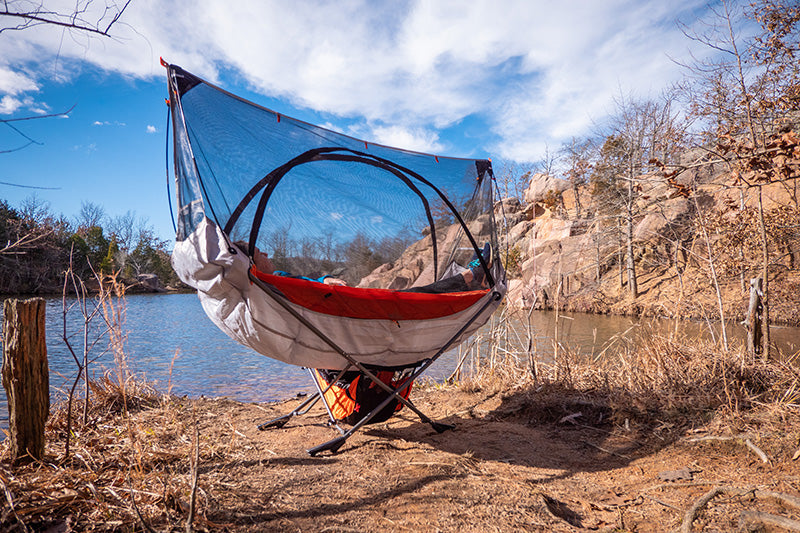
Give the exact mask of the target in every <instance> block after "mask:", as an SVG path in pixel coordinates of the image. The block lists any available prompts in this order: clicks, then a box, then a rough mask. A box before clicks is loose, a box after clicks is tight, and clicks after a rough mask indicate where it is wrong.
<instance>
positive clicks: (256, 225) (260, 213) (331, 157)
mask: <svg viewBox="0 0 800 533" xmlns="http://www.w3.org/2000/svg"><path fill="white" fill-rule="evenodd" d="M314 161H350V162H355V163H364V164H366V165H371V166H374V167H377V168H381V169H383V170H386V171H388V172H391V173H392V174H394V175H395V176H397V178H399V179H400V180H401V181H402V182H403V183H405V184H406V185H408V187H409V188H410V189H411V190H412V191H414V192H415V193H416V194H417V196H419V198H420V200H421V201H422V204H423V205H424V206H425V215H426V217H427V218H428V224H429V225H430V227H431V242H432V244H433V271H434V277H436V275H437V273H438V272H439V267H438V265H439V252H438V246H437V244H436V225H435V224H434V222H433V216H432V215H431V209H430V204H429V203H428V199H427V198H425V195H424V194H422V191H420V190H419V189H418V188H417V186H416V185H414V183H413V182H412V181H411V180H410V179H409V178H408V177H407V176H405V175H403V173H402V172H400V171H399V170H397V169H394V168H392V167H389V166H387V165H383V164H381V163H379V162H376V161H373V160H371V159H366V158H363V157H360V156H347V155H343V154H325V155H320V156H317V157H315V158H313V159H311V160H309V161H306V162H305V163H312V162H314ZM286 172H288V170H286ZM286 172H284V173H281V174H276V175H275V176H273V178H274V179H272V180H270V182H269V185H268V186H267V187H266V188H265V189H264V193H263V195H262V196H261V199H260V200H259V202H258V207H257V208H256V213H255V216H254V217H253V226H252V228H251V230H250V244H249V250H248V252H249V254H250V255H251V256H252V254H253V252H254V251H255V241H256V239H257V238H258V233H259V231H260V229H261V222H262V220H263V217H264V211H265V210H266V207H267V203H268V202H269V199H270V197H271V196H272V192H273V191H274V190H275V187H277V185H278V182H279V181H280V180H281V178H283V177H284V175H285V174H286ZM270 174H272V173H270Z"/></svg>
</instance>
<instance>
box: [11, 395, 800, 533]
mask: <svg viewBox="0 0 800 533" xmlns="http://www.w3.org/2000/svg"><path fill="white" fill-rule="evenodd" d="M537 394H540V393H539V392H537V391H535V390H533V391H532V390H530V389H527V390H520V391H519V392H515V393H490V392H485V391H471V390H468V389H466V388H464V387H457V386H448V387H445V386H441V385H426V386H423V387H419V388H415V389H414V391H413V392H412V395H411V397H412V400H413V401H414V403H415V404H416V405H417V406H418V407H419V408H420V409H421V410H423V411H424V412H426V413H428V414H429V415H430V416H431V417H432V418H434V419H435V420H438V421H441V422H446V423H449V424H454V425H455V426H456V428H455V429H453V430H450V431H446V432H443V433H441V434H440V433H437V432H436V431H434V430H433V429H432V428H431V427H430V426H429V425H428V424H424V423H422V422H420V420H419V418H418V417H417V416H416V415H414V414H413V413H411V412H409V411H408V410H407V409H404V410H403V411H401V412H400V413H398V414H397V415H396V416H395V417H393V418H392V419H390V420H389V421H388V422H385V423H379V424H375V425H371V426H366V429H365V430H362V431H360V432H358V433H356V434H355V435H353V436H352V437H351V438H350V439H349V440H348V441H347V442H346V443H345V445H344V446H343V447H342V448H341V449H340V450H339V451H338V453H336V454H323V455H321V456H317V457H310V456H309V455H308V454H307V453H306V449H307V448H309V447H312V446H315V445H318V444H321V443H323V442H326V441H328V440H330V439H332V438H334V437H336V436H337V435H338V432H337V431H336V430H335V429H334V428H331V427H328V426H327V425H326V419H327V416H326V415H325V414H324V412H323V411H322V409H321V408H318V407H316V408H314V409H313V410H312V411H311V412H310V413H309V414H307V415H305V416H302V417H295V418H294V419H292V420H291V421H290V422H289V423H288V424H287V425H286V426H285V427H283V428H279V429H269V430H265V431H259V430H258V429H257V425H258V424H259V423H262V422H264V421H267V420H270V419H271V418H274V417H276V416H279V415H281V414H284V413H286V412H289V411H291V409H293V408H294V407H295V406H296V405H298V403H299V402H300V399H291V400H287V401H284V402H279V403H274V404H244V403H239V402H235V401H232V400H228V399H224V398H222V399H208V398H201V399H198V400H188V399H176V398H172V399H170V400H169V401H168V402H162V403H160V404H158V405H151V406H149V407H145V408H142V409H139V410H133V411H132V412H131V413H130V414H129V415H128V416H127V417H122V416H120V415H119V414H115V415H112V416H110V417H109V416H105V415H103V416H98V417H96V418H95V419H94V421H93V422H92V424H90V425H89V426H84V427H80V428H75V429H74V434H75V439H74V441H73V444H72V446H73V448H72V452H71V454H72V457H73V458H74V459H73V460H72V462H70V463H69V465H66V466H65V463H64V462H63V461H62V460H60V459H59V455H60V454H61V453H62V451H63V437H64V434H65V433H64V431H63V428H61V427H60V426H59V425H58V423H55V424H52V425H51V428H50V429H49V436H50V439H49V442H48V448H47V455H48V457H47V458H46V460H45V461H43V462H41V463H36V464H32V465H26V466H18V467H12V466H10V464H9V462H8V456H7V454H6V453H5V452H4V453H3V454H2V455H0V481H2V487H0V488H2V489H3V491H4V492H5V499H4V498H3V497H2V496H3V495H2V493H0V530H2V531H48V532H51V533H56V532H62V533H63V532H68V531H89V530H92V531H185V522H186V517H187V516H188V515H189V512H188V511H187V509H188V501H189V499H190V487H191V486H192V479H193V472H192V468H191V459H190V457H191V456H192V455H193V450H195V449H197V448H195V444H194V443H195V442H198V441H197V440H196V435H199V462H198V464H199V467H198V468H197V482H196V487H197V491H196V494H197V503H196V512H195V514H194V516H195V519H194V527H195V530H196V531H231V532H250V531H253V532H255V531H281V532H283V531H342V532H345V531H358V532H371V531H459V532H460V531H476V532H478V531H480V532H486V531H503V532H505V531H557V532H561V531H570V532H572V531H615V532H623V531H636V532H648V531H658V532H661V531H677V530H680V527H681V524H682V522H683V521H684V519H685V518H684V517H685V516H686V514H687V512H688V511H690V509H692V507H693V506H695V505H696V504H697V503H698V501H699V500H700V499H701V497H703V495H704V494H707V493H709V491H711V490H713V489H718V492H719V494H717V495H716V497H714V498H713V499H711V500H710V501H709V502H708V504H707V505H703V506H701V507H700V508H699V511H698V512H697V513H696V515H695V516H694V520H693V524H692V529H684V531H690V530H691V531H785V529H781V528H779V527H777V526H770V525H767V526H766V527H762V528H761V529H759V526H758V523H760V524H764V523H767V524H769V523H775V521H776V520H784V521H785V520H793V521H795V522H794V523H795V524H797V523H800V522H797V521H800V459H798V457H800V449H798V448H800V427H797V423H796V422H791V423H787V425H786V426H785V427H781V428H779V429H777V430H771V431H770V432H769V434H767V433H764V432H763V430H762V433H761V434H758V433H756V432H755V431H754V430H752V429H751V430H749V431H748V430H747V429H746V427H742V431H739V432H738V433H737V435H735V436H732V435H730V433H729V432H727V431H726V430H723V429H721V428H722V427H727V426H725V425H724V424H723V425H720V424H717V423H715V422H714V419H713V417H710V419H709V421H707V422H706V423H705V426H703V425H701V424H699V423H698V424H692V423H691V422H688V421H687V423H686V424H682V425H681V427H680V428H678V427H676V424H675V423H655V424H648V426H647V427H640V426H638V425H637V423H636V422H632V421H628V423H627V427H626V421H625V419H624V418H615V419H614V421H612V419H611V418H612V417H611V416H609V412H608V411H607V410H606V409H604V408H603V407H602V406H597V405H596V404H591V402H589V403H586V404H581V403H580V402H579V401H574V399H573V400H567V399H566V398H564V397H561V398H564V400H563V401H560V400H559V399H558V398H559V396H558V395H550V396H549V397H550V398H551V400H548V401H545V402H539V403H532V402H531V398H532V395H534V396H535V395H537ZM612 416H615V415H612ZM623 416H624V415H623ZM53 418H55V419H58V416H55V417H53ZM673 420H675V418H673ZM195 421H197V424H195ZM772 427H774V426H772ZM195 428H196V429H195ZM737 431H738V430H737ZM747 442H750V445H748V444H747ZM759 452H760V453H761V454H763V455H764V458H763V459H762V458H761V457H760V456H759ZM765 460H766V462H765ZM748 513H749V514H748ZM755 513H769V516H766V515H763V514H761V515H758V514H755ZM770 517H771V518H770ZM765 520H766V522H765ZM22 524H25V525H24V526H23V525H22Z"/></svg>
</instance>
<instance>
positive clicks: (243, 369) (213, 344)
mask: <svg viewBox="0 0 800 533" xmlns="http://www.w3.org/2000/svg"><path fill="white" fill-rule="evenodd" d="M73 303H75V301H74V300H69V301H68V305H69V304H73ZM126 303H127V306H126V320H125V324H124V328H123V329H124V330H125V331H126V332H127V339H126V353H127V365H128V368H129V369H130V370H131V371H132V372H134V373H135V374H138V375H141V376H146V378H147V380H148V381H149V382H151V383H153V384H154V385H155V386H156V387H157V389H158V390H159V391H161V392H168V391H169V392H171V393H172V394H174V395H179V396H181V395H187V396H189V397H198V396H200V395H205V396H227V397H230V398H233V399H235V400H239V401H244V402H264V401H272V400H280V399H285V398H288V397H290V396H293V395H295V394H296V393H298V392H309V391H311V390H313V385H312V383H311V381H310V379H309V376H308V373H307V372H306V371H305V370H303V369H301V368H299V367H295V366H291V365H288V364H285V363H282V362H278V361H275V360H273V359H270V358H268V357H264V356H262V355H259V354H257V353H255V352H253V351H252V350H250V349H248V348H245V347H243V346H240V345H239V344H237V343H235V342H234V341H232V340H231V339H230V338H228V337H227V336H226V335H225V334H223V333H222V332H221V331H219V329H217V327H216V326H214V325H213V324H212V322H211V321H210V320H209V319H208V318H207V317H206V315H205V313H204V312H203V310H202V308H201V306H200V302H199V300H198V298H197V296H196V295H194V294H153V295H130V296H127V297H126ZM0 310H1V306H0ZM496 316H497V315H496ZM530 319H531V331H532V332H534V339H533V340H534V348H533V349H534V351H535V353H536V354H537V355H538V357H539V358H540V359H543V360H546V359H547V358H548V357H549V355H550V354H552V349H553V337H554V335H555V332H556V320H555V314H554V313H553V312H545V311H536V312H533V313H532V314H531V316H530ZM46 322H47V350H48V359H49V363H50V384H51V397H53V398H54V399H57V398H59V397H63V394H64V391H67V390H69V388H70V386H71V385H72V382H73V381H74V379H75V376H76V372H77V367H76V365H75V362H74V360H73V358H72V356H71V355H70V352H69V351H68V350H67V348H66V345H65V343H64V341H63V339H62V332H63V314H62V303H61V299H60V298H53V299H48V300H47V316H46ZM95 323H96V324H97V325H98V326H99V325H100V323H101V319H100V318H96V319H95ZM648 323H653V322H652V321H648ZM638 324H639V321H638V320H637V319H635V318H630V317H618V316H604V315H586V314H570V313H567V314H562V315H560V317H559V319H558V339H559V343H560V344H561V345H562V346H564V347H565V348H569V349H571V350H573V351H578V352H580V353H583V354H584V355H586V356H587V357H591V356H593V355H597V354H599V353H600V352H601V351H603V350H609V351H612V350H613V349H614V348H615V345H616V344H617V343H619V342H627V341H624V340H622V339H625V338H630V336H631V335H630V333H631V332H632V331H635V330H636V329H637V328H638ZM653 324H654V325H653V326H652V327H655V328H657V329H661V330H662V331H671V330H673V329H674V322H672V321H667V320H662V321H656V322H654V323H653ZM730 329H731V331H729V337H730V338H731V339H732V340H734V341H735V340H736V339H739V340H741V339H743V338H744V335H745V333H744V330H743V329H742V328H741V327H738V326H731V327H730ZM681 330H682V331H685V332H687V333H689V334H697V335H708V327H707V326H706V325H705V324H701V323H696V324H691V323H689V324H687V323H681ZM82 331H83V317H82V316H81V314H80V312H79V311H78V310H77V309H76V308H73V309H72V310H71V312H70V313H69V315H68V320H67V334H68V335H70V336H71V337H70V341H71V343H72V345H73V349H75V351H76V353H77V354H78V356H79V357H81V356H82V350H83V336H82ZM514 331H515V332H516V333H511V334H510V341H511V342H512V344H515V343H516V342H519V343H521V344H524V343H526V341H527V338H526V331H527V328H526V327H525V324H522V323H519V322H516V323H515V327H514ZM626 332H627V333H628V335H625V333H626ZM771 332H772V337H773V340H775V342H776V343H778V345H779V347H780V349H781V350H782V351H783V352H784V353H794V352H795V351H796V350H797V348H798V346H800V328H781V327H773V328H771ZM514 337H517V338H516V339H515V338H514ZM107 346H108V341H107V340H106V339H102V340H100V341H99V342H98V343H97V344H96V345H95V346H94V348H93V349H92V351H91V355H92V358H93V361H92V362H91V363H90V375H92V376H94V377H100V376H102V374H103V372H104V371H105V370H113V369H114V368H115V363H114V356H113V354H112V353H111V352H109V351H108V350H107ZM458 358H459V354H458V350H452V351H450V352H448V353H446V354H444V355H443V356H442V357H441V358H440V359H439V360H438V361H437V362H436V363H435V364H434V365H432V366H431V368H430V369H429V371H428V372H427V373H426V376H427V377H430V378H433V379H439V380H441V379H443V378H444V377H446V376H448V375H449V374H450V373H451V372H452V371H453V369H454V368H455V366H456V364H457V361H458ZM7 426H8V410H7V404H6V398H5V391H4V390H2V388H0V427H7Z"/></svg>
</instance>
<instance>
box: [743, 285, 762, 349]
mask: <svg viewBox="0 0 800 533" xmlns="http://www.w3.org/2000/svg"><path fill="white" fill-rule="evenodd" d="M761 284H762V281H761V278H753V279H751V280H750V305H749V306H748V308H747V320H746V322H745V325H746V326H747V350H748V351H749V352H750V353H752V354H759V353H761V349H762V347H761V337H762V334H761V295H762V294H763V293H762V292H761Z"/></svg>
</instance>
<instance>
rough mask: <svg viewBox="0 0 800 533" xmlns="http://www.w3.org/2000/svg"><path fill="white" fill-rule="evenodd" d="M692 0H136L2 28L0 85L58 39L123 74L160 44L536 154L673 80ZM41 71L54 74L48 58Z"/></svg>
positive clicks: (296, 91)
mask: <svg viewBox="0 0 800 533" xmlns="http://www.w3.org/2000/svg"><path fill="white" fill-rule="evenodd" d="M92 5H94V4H92ZM704 5H705V0H677V1H676V2H663V1H660V0H642V1H636V0H605V1H602V2H597V1H596V0H575V1H571V2H561V3H552V2H546V1H544V0H539V1H532V0H473V1H470V2H462V1H457V0H436V1H425V0H419V1H416V0H406V1H398V2H372V1H369V0H349V1H347V0H345V1H341V2H326V1H322V0H319V1H306V2H302V3H289V2H280V1H269V2H262V1H250V2H248V1H241V2H229V3H224V4H223V3H219V2H214V1H212V0H204V1H200V2H188V0H173V1H172V2H167V3H162V2H158V1H156V0H138V1H137V2H132V3H131V4H130V6H129V7H128V10H127V11H126V13H125V15H124V17H123V19H122V22H123V24H119V25H118V26H116V28H115V34H116V38H115V39H113V40H112V39H103V38H97V37H95V38H89V37H86V36H85V35H80V34H77V35H76V34H68V38H62V37H63V33H62V32H60V31H53V29H52V28H44V27H36V28H31V29H29V30H26V31H24V32H18V33H17V34H15V39H14V40H13V41H11V42H10V43H9V40H8V39H5V40H4V41H3V43H4V47H5V46H6V44H7V43H8V44H9V45H8V46H7V49H8V50H7V51H6V50H5V49H4V56H5V57H4V59H0V94H2V91H4V92H5V93H6V95H8V94H11V95H12V96H18V95H20V94H23V93H27V92H32V91H35V90H36V88H37V87H36V82H35V81H34V80H33V79H32V78H31V77H30V76H27V75H25V74H21V68H20V67H17V66H15V67H13V68H12V67H10V66H9V65H22V64H24V63H25V62H30V61H34V60H35V58H37V57H43V56H47V54H46V53H45V51H49V52H50V54H51V56H50V58H52V57H54V56H55V55H56V54H57V55H58V57H59V60H58V62H57V65H58V69H57V72H58V75H59V76H60V77H61V78H68V77H69V76H75V75H77V74H78V73H79V72H80V68H81V67H80V64H81V63H80V62H82V61H88V62H91V63H94V64H96V65H99V66H100V67H102V68H104V69H107V70H109V71H112V72H118V73H121V74H123V75H126V76H134V77H139V78H154V77H159V76H163V69H162V68H161V67H160V66H159V64H158V60H159V56H163V57H164V58H165V59H166V60H168V61H171V62H173V63H176V64H180V65H181V66H183V67H184V68H186V69H187V70H190V71H193V72H196V73H197V74H198V75H201V76H203V77H206V78H208V79H210V80H211V81H218V78H219V76H220V72H222V71H224V72H225V73H226V75H227V76H230V74H231V73H233V75H234V76H235V77H236V78H237V79H239V80H241V81H244V83H246V84H247V85H248V86H249V87H250V88H251V89H253V90H255V91H257V92H261V93H263V94H265V95H270V96H275V97H279V98H287V99H289V100H291V101H292V102H293V103H294V104H295V105H299V106H306V107H308V108H311V109H313V110H316V111H319V112H323V113H330V114H331V115H332V116H333V117H346V118H348V120H349V121H350V122H357V123H358V126H357V128H358V129H359V130H360V131H364V132H367V133H369V134H372V135H374V136H375V138H376V140H378V141H379V142H382V143H387V144H393V145H397V144H399V145H400V146H403V147H405V148H410V149H415V150H422V151H433V152H439V151H441V150H449V149H451V148H453V147H452V146H451V142H450V141H445V140H443V139H442V138H440V137H441V136H440V135H439V134H438V133H437V131H438V130H442V129H445V128H448V127H451V126H454V125H458V124H460V123H461V122H462V121H464V120H465V119H466V118H467V117H472V118H473V119H474V120H479V121H480V122H482V124H483V130H489V131H491V132H492V133H493V135H494V138H495V139H496V140H495V141H493V145H492V146H483V147H481V148H483V149H486V150H490V151H491V152H492V153H494V154H495V155H497V156H500V157H510V158H514V159H518V160H525V159H535V158H537V157H541V155H542V153H541V150H542V147H543V146H545V145H549V146H550V148H551V149H553V148H555V147H556V146H557V145H558V144H559V143H560V142H563V141H564V140H566V139H568V138H569V137H571V136H573V135H581V134H586V133H588V131H589V129H590V128H591V126H592V123H593V121H595V120H597V119H600V118H602V117H603V116H604V115H605V114H607V113H608V112H609V111H610V110H611V107H612V104H613V97H614V96H615V95H618V94H619V92H620V90H622V91H624V92H626V93H627V92H632V93H636V94H639V95H643V96H648V95H649V96H654V95H655V94H654V93H655V92H657V91H658V90H659V89H661V88H663V87H666V86H667V85H668V84H669V83H670V82H672V81H674V80H676V79H677V78H678V77H679V75H680V69H679V67H678V66H677V65H676V64H675V63H673V62H671V61H670V60H669V59H668V56H672V57H677V58H680V57H686V51H687V47H688V46H689V44H690V43H689V42H688V41H687V39H686V38H685V37H684V36H683V35H682V34H681V32H680V31H679V30H678V28H677V27H676V25H675V24H674V19H675V18H678V17H683V18H686V19H691V14H692V10H698V11H699V10H702V9H703V8H704V7H703V6H704ZM165 12H174V13H178V12H180V13H181V14H182V16H180V17H164V16H163V13H165ZM690 22H691V20H690ZM0 39H3V37H0ZM51 61H52V59H51ZM4 65H5V66H4ZM43 72H44V71H43ZM47 72H49V73H51V74H52V72H53V68H52V65H51V64H48V70H47ZM228 79H229V78H228ZM6 87H13V88H14V89H13V90H14V91H16V92H11V89H8V88H6ZM13 105H15V102H14V101H12V100H8V101H7V103H6V104H4V106H5V107H4V109H5V108H10V107H11V106H13ZM331 121H332V122H335V120H333V119H331ZM375 124H379V125H380V126H375ZM333 129H336V128H333ZM148 131H149V128H148ZM478 142H486V141H483V140H479V141H478ZM459 149H460V150H464V148H463V147H462V148H459ZM455 155H459V154H455Z"/></svg>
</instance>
